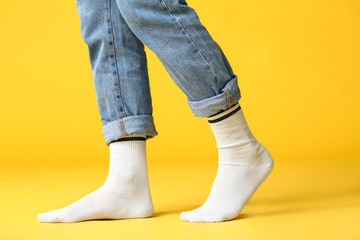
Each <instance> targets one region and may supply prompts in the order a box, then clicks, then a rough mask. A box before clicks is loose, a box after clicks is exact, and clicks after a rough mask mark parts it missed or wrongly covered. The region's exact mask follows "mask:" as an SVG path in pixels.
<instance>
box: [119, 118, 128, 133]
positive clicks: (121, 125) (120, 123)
mask: <svg viewBox="0 0 360 240" xmlns="http://www.w3.org/2000/svg"><path fill="white" fill-rule="evenodd" d="M118 125H119V128H120V131H121V133H122V135H123V136H127V135H128V134H127V132H126V131H125V126H124V121H123V120H122V119H121V118H120V119H118Z"/></svg>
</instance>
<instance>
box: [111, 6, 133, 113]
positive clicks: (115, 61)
mask: <svg viewBox="0 0 360 240" xmlns="http://www.w3.org/2000/svg"><path fill="white" fill-rule="evenodd" d="M108 5H109V9H108V11H109V14H108V15H109V16H108V17H109V20H110V22H109V25H110V30H111V39H112V49H111V50H112V52H113V54H114V64H115V67H114V69H115V70H116V71H115V72H116V79H115V80H116V81H117V83H118V90H119V96H120V104H121V107H122V109H123V111H124V115H125V117H126V116H127V115H128V114H127V113H126V108H125V107H124V105H123V101H122V96H123V95H122V93H121V85H120V78H119V69H118V64H117V55H116V47H115V37H114V29H113V27H112V15H111V8H112V6H111V0H108ZM119 112H120V110H119Z"/></svg>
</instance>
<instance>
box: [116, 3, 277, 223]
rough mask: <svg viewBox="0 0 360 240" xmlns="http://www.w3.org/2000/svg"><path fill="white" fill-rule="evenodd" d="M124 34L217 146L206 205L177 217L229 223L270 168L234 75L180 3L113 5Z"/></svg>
mask: <svg viewBox="0 0 360 240" xmlns="http://www.w3.org/2000/svg"><path fill="white" fill-rule="evenodd" d="M117 3H118V6H119V9H120V12H121V13H122V15H123V17H124V19H125V21H126V22H127V24H128V26H129V27H130V29H131V30H132V31H133V32H134V34H136V35H137V37H138V38H139V39H140V40H141V41H142V42H143V43H144V44H146V45H147V46H148V47H149V48H150V49H151V50H152V51H153V52H154V53H155V54H156V55H157V56H158V57H159V59H160V61H161V62H162V63H163V64H164V66H165V68H166V70H167V71H168V73H169V75H170V76H171V77H172V79H173V80H174V81H175V83H176V84H177V85H178V86H179V87H180V89H181V90H182V91H183V92H184V93H185V94H186V96H187V97H188V103H189V106H190V108H191V110H192V111H193V113H194V115H195V116H199V117H207V118H208V121H209V124H210V126H211V129H212V131H213V133H214V135H215V138H216V141H217V148H218V155H219V161H218V162H219V168H218V172H217V175H216V177H215V180H214V182H213V185H212V189H211V192H210V195H209V197H208V199H207V201H206V202H205V203H204V204H203V205H202V206H201V207H199V208H197V209H195V210H193V211H188V212H182V213H181V215H180V217H181V219H182V220H184V221H191V222H219V221H225V220H229V219H232V218H235V217H236V216H237V215H238V214H239V213H240V211H241V210H242V208H243V207H244V205H245V204H246V202H247V201H248V200H249V198H250V197H251V196H252V195H253V193H254V192H255V190H256V189H257V188H258V186H259V185H260V184H261V183H262V182H263V181H264V180H265V179H266V177H267V176H268V175H269V173H270V171H271V170H272V168H273V159H272V157H271V156H270V154H269V152H268V151H267V149H266V148H265V147H264V146H262V145H261V144H260V143H259V142H258V141H257V140H256V139H255V137H254V136H253V135H252V133H251V131H250V129H249V127H248V125H247V123H246V120H245V117H244V115H243V112H242V109H241V108H240V105H239V103H238V101H239V99H240V90H239V88H238V85H237V76H236V75H234V74H233V71H232V69H231V67H230V65H229V63H228V61H227V59H226V57H225V55H224V53H223V52H222V50H221V48H220V47H219V46H218V44H217V43H216V42H215V41H214V40H213V39H212V38H211V36H210V34H209V33H208V32H207V30H206V29H205V27H204V26H203V25H202V24H201V23H200V21H199V18H198V16H197V14H196V12H195V11H194V9H192V8H191V7H190V6H188V5H187V3H186V1H185V0H117Z"/></svg>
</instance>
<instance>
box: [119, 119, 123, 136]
mask: <svg viewBox="0 0 360 240" xmlns="http://www.w3.org/2000/svg"><path fill="white" fill-rule="evenodd" d="M117 122H118V126H119V128H120V132H121V134H122V135H123V136H125V134H124V132H123V130H122V127H121V123H120V122H121V119H118V121H117Z"/></svg>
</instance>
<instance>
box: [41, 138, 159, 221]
mask: <svg viewBox="0 0 360 240" xmlns="http://www.w3.org/2000/svg"><path fill="white" fill-rule="evenodd" d="M131 137H133V136H131ZM139 139H141V140H139ZM109 148H110V167H109V173H108V176H107V178H106V181H105V183H104V184H103V185H102V186H101V187H100V188H98V189H96V190H95V191H94V192H91V193H90V194H88V195H86V196H84V197H83V198H81V199H79V200H77V201H76V202H74V203H72V204H70V205H68V206H66V207H64V208H61V209H57V210H52V211H49V212H45V213H40V214H38V217H37V219H38V220H39V221H40V222H78V221H84V220H91V219H123V218H143V217H150V216H152V214H153V211H154V208H153V203H152V199H151V195H150V189H149V181H148V172H147V162H146V141H145V138H144V136H142V137H139V138H135V139H134V138H132V140H130V138H127V141H116V142H112V143H110V145H109Z"/></svg>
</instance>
